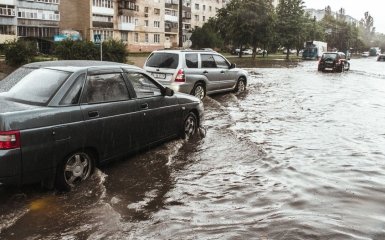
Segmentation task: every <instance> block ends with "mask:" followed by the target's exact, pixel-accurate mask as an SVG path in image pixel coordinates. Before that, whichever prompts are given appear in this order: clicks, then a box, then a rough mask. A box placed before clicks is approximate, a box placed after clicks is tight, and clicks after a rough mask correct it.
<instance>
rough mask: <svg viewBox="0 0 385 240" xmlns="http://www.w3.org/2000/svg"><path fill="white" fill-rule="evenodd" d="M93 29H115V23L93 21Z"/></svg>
mask: <svg viewBox="0 0 385 240" xmlns="http://www.w3.org/2000/svg"><path fill="white" fill-rule="evenodd" d="M92 27H94V28H114V23H112V22H98V21H93V22H92Z"/></svg>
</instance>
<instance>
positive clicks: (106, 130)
mask: <svg viewBox="0 0 385 240" xmlns="http://www.w3.org/2000/svg"><path fill="white" fill-rule="evenodd" d="M82 103H83V104H82V105H81V111H82V114H83V118H84V122H85V124H84V127H85V128H86V131H84V132H85V134H86V135H87V136H86V141H87V143H86V144H87V145H89V146H95V147H96V148H97V149H98V152H99V154H100V156H101V160H107V159H109V158H113V157H116V156H118V155H122V154H125V153H127V152H129V151H130V150H133V149H134V148H136V147H137V146H138V142H137V138H138V135H139V134H140V133H139V132H138V125H139V124H140V115H139V112H138V111H137V103H136V101H135V99H132V98H131V97H130V95H129V92H128V88H127V86H126V83H125V81H124V77H123V71H122V70H121V69H108V70H91V71H89V72H88V75H87V79H86V85H85V93H84V94H83V97H82Z"/></svg>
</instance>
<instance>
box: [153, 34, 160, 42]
mask: <svg viewBox="0 0 385 240" xmlns="http://www.w3.org/2000/svg"><path fill="white" fill-rule="evenodd" d="M154 43H160V34H154Z"/></svg>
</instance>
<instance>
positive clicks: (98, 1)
mask: <svg viewBox="0 0 385 240" xmlns="http://www.w3.org/2000/svg"><path fill="white" fill-rule="evenodd" d="M112 1H113V0H93V1H92V5H93V6H94V7H103V8H114V5H113V3H112Z"/></svg>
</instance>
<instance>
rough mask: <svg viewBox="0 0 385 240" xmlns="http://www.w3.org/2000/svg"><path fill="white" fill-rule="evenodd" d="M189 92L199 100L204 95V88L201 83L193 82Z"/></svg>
mask: <svg viewBox="0 0 385 240" xmlns="http://www.w3.org/2000/svg"><path fill="white" fill-rule="evenodd" d="M191 94H192V95H194V96H195V97H197V98H199V99H200V100H203V98H204V97H205V96H206V89H205V87H204V86H203V84H202V83H197V84H195V86H194V88H193V90H192V92H191Z"/></svg>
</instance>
